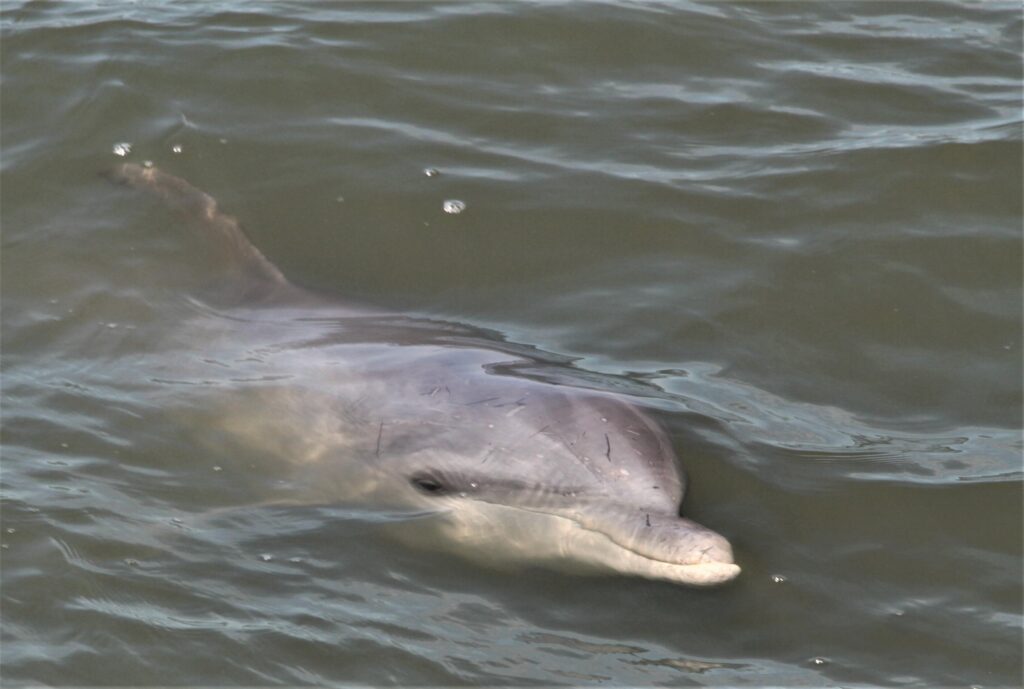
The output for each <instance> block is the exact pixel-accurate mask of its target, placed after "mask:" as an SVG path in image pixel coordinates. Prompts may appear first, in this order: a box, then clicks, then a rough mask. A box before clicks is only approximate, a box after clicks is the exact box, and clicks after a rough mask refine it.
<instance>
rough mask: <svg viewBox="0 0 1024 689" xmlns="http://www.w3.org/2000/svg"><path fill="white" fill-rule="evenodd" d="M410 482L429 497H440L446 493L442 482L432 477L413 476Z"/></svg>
mask: <svg viewBox="0 0 1024 689" xmlns="http://www.w3.org/2000/svg"><path fill="white" fill-rule="evenodd" d="M410 482H411V483H412V485H413V486H415V487H416V489H417V490H419V491H420V492H423V493H427V494H428V495H440V494H441V493H443V492H444V486H443V485H441V482H440V481H438V480H437V479H435V478H433V477H431V476H423V475H417V476H413V477H412V479H411V481H410Z"/></svg>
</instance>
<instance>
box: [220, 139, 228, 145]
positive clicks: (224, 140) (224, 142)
mask: <svg viewBox="0 0 1024 689" xmlns="http://www.w3.org/2000/svg"><path fill="white" fill-rule="evenodd" d="M220 142H221V143H222V144H226V143H227V142H228V140H227V139H220Z"/></svg>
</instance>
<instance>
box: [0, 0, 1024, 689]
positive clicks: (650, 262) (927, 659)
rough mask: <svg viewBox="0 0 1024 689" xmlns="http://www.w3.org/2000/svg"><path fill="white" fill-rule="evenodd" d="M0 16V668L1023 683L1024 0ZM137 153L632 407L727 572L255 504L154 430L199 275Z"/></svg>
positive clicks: (276, 237) (362, 289) (220, 473)
mask: <svg viewBox="0 0 1024 689" xmlns="http://www.w3.org/2000/svg"><path fill="white" fill-rule="evenodd" d="M3 10H4V11H3V14H2V17H0V25H2V44H0V50H2V54H0V58H2V74H3V98H2V102H0V108H2V111H0V117H2V119H0V125H2V145H3V155H2V159H0V171H2V179H0V183H2V186H0V194H2V199H0V201H2V206H0V210H2V240H3V244H2V250H3V253H2V273H0V281H2V282H0V288H2V299H3V303H2V307H3V312H2V319H3V320H2V325H3V328H2V362H3V369H2V373H3V378H2V413H3V446H2V465H0V471H2V473H0V480H2V490H3V507H2V513H0V517H2V521H3V524H2V528H3V532H2V533H0V542H2V545H3V550H2V551H0V557H2V561H0V564H2V594H3V624H2V633H3V645H2V647H0V662H2V666H0V672H2V677H3V679H4V682H5V683H6V684H15V683H43V684H50V685H230V684H235V685H272V684H292V685H299V684H331V683H369V684H402V685H464V684H488V685H501V684H544V685H552V684H586V685H589V684H601V685H607V686H621V685H736V684H746V685H793V684H814V685H842V686H849V685H901V686H970V685H980V686H1015V685H1020V684H1021V682H1022V676H1021V662H1022V659H1021V641H1022V636H1021V605H1022V598H1021V575H1022V572H1021V555H1022V553H1021V551H1022V526H1021V524H1022V518H1024V515H1022V506H1021V476H1022V471H1021V470H1022V467H1021V455H1020V452H1021V397H1022V395H1021V379H1022V359H1021V346H1022V342H1021V339H1022V338H1021V310H1022V297H1021V292H1022V290H1021V284H1022V274H1021V273H1022V260H1024V259H1022V242H1021V214H1022V207H1021V188H1022V172H1021V171H1022V155H1021V78H1022V73H1021V51H1022V46H1021V34H1022V22H1021V11H1020V7H1019V5H1017V4H1005V5H1004V4H998V3H984V4H981V3H978V4H970V3H952V2H950V3H946V2H928V3H882V2H877V3H876V2H858V3H827V4H812V3H785V2H779V3H745V4H715V3H706V4H699V3H687V2H679V3H636V2H626V1H618V2H605V3H592V4H590V3H587V4H584V3H571V2H570V3H475V2H473V3H471V2H466V3H448V4H428V3H366V4H329V3H315V2H267V3H242V2H175V3H133V4H128V3H117V2H91V1H90V2H86V1H83V2H68V3H59V2H45V1H42V2H28V3H20V2H10V3H5V4H4V6H3ZM122 142H126V143H130V144H131V146H130V151H129V152H128V153H127V156H126V158H127V159H129V160H134V161H137V162H141V161H144V160H151V161H153V162H154V163H155V164H157V165H158V166H160V167H161V168H163V169H166V170H168V171H171V172H173V173H174V174H177V175H180V176H182V177H184V178H186V179H188V180H190V181H191V182H192V183H194V184H196V185H197V186H199V187H201V188H203V189H205V190H206V191H208V192H210V193H211V194H213V195H214V196H215V197H216V198H217V199H218V200H219V201H220V202H221V204H222V206H223V207H224V208H226V209H227V210H229V211H230V212H231V213H233V214H235V215H237V216H238V217H239V218H240V219H241V220H242V221H243V222H244V223H245V225H246V227H247V230H248V232H249V234H250V236H251V237H252V238H253V239H254V241H255V243H256V244H257V245H258V246H260V247H261V248H262V249H263V250H264V251H265V253H266V254H267V255H268V256H270V257H271V258H272V259H273V260H274V261H275V262H276V263H277V264H278V265H279V266H280V267H281V268H282V270H284V272H285V273H286V274H287V275H288V276H289V277H291V278H292V279H293V280H295V281H296V282H298V283H301V284H305V285H308V286H311V287H315V288H317V289H319V290H321V291H323V292H326V293H329V294H335V295H338V296H339V297H344V298H348V299H357V300H363V301H366V302H372V303H377V304H384V305H387V306H390V307H394V308H397V309H401V310H403V311H407V312H409V313H413V314H418V315H424V316H430V317H434V318H441V319H446V320H449V321H455V322H461V323H466V324H470V325H475V326H481V327H484V328H489V329H491V330H493V331H494V332H496V333H500V334H501V335H502V336H503V337H504V338H506V339H507V340H509V341H512V342H516V343H522V344H524V345H532V346H536V347H538V348H540V349H541V350H544V351H546V352H551V353H554V354H558V355H564V356H565V357H571V358H573V360H572V362H571V363H569V362H568V361H567V362H566V363H565V365H563V366H561V367H554V368H553V369H551V370H548V371H547V373H546V375H547V376H549V377H550V378H551V379H552V380H553V382H559V383H562V384H567V385H589V386H593V387H598V388H602V389H609V390H622V391H623V392H625V393H628V394H633V395H636V396H639V397H641V398H643V399H644V400H646V403H647V404H649V405H650V406H651V407H652V408H653V409H654V410H655V411H656V413H657V414H658V418H659V420H660V421H661V422H662V423H663V424H665V426H666V427H667V428H668V429H669V430H670V432H671V435H672V439H673V442H674V445H675V447H676V449H677V451H678V453H679V454H680V456H681V457H682V460H683V462H684V463H685V465H686V469H687V471H688V473H689V475H690V478H691V482H692V485H691V488H690V492H689V494H688V496H687V501H686V504H685V509H684V511H685V513H686V514H688V515H690V516H692V517H694V518H695V519H697V520H698V521H700V522H702V523H706V524H708V525H709V526H711V527H712V528H714V529H716V530H718V531H720V532H722V533H724V534H726V535H727V536H728V537H729V538H730V540H731V541H732V542H733V544H734V547H735V549H736V554H737V559H738V561H739V562H740V564H741V565H742V566H743V569H744V571H743V574H742V575H741V577H740V579H739V580H737V581H736V582H735V583H734V584H731V585H729V586H726V587H724V588H721V589H716V590H707V591H705V590H690V589H684V588H680V587H676V586H672V585H670V584H666V583H660V582H651V581H645V580H639V579H626V578H611V577H608V578H583V577H571V576H568V575H565V574H558V573H555V572H547V571H543V570H528V571H525V572H515V571H513V572H508V571H502V570H489V569H485V568H481V567H477V566H475V565H472V564H470V563H466V562H461V561H454V560H451V559H449V558H447V557H446V556H442V555H440V554H436V553H431V552H423V551H415V550H408V549H405V548H403V547H401V546H399V545H397V544H395V543H392V542H390V541H387V540H384V539H381V538H380V537H379V535H380V528H381V521H382V520H383V519H386V515H385V516H382V515H378V514H372V513H364V512H357V511H352V510H346V508H345V506H343V505H339V506H336V507H331V508H323V507H321V508H297V507H293V508H280V507H277V508H274V507H259V506H255V505H253V503H256V502H257V501H258V499H259V495H258V491H257V490H255V489H254V488H253V484H255V483H258V482H259V481H260V480H264V479H266V480H268V481H269V480H272V479H273V478H275V477H274V476H272V475H267V476H256V477H253V476H251V475H246V473H247V472H246V464H245V458H244V457H237V456H232V455H231V454H230V453H226V454H217V453H211V452H210V451H209V450H208V449H206V448H205V447H202V446H200V445H198V444H196V443H195V442H193V441H192V440H191V439H190V438H191V436H190V434H189V432H188V431H189V430H190V429H189V428H188V427H187V425H183V424H182V422H181V420H180V419H176V418H172V417H169V416H168V415H167V414H164V413H162V411H163V410H162V408H161V404H160V400H162V399H167V398H174V399H178V400H180V399H185V398H186V397H187V394H188V390H186V389H184V388H185V387H187V386H182V385H180V384H176V383H175V382H174V381H175V380H178V382H180V378H181V376H175V375H174V374H175V372H176V371H179V370H180V369H181V368H182V367H183V366H186V365H187V364H188V362H190V361H198V360H202V359H204V358H205V359H211V358H213V359H216V358H217V355H218V354H217V352H213V353H211V349H212V345H211V347H210V348H206V347H204V346H201V345H197V343H196V342H194V341H190V340H188V339H187V337H186V335H187V334H186V333H182V332H180V331H179V329H178V327H177V325H178V324H179V323H184V322H185V321H186V320H189V319H195V318H196V317H197V315H199V316H200V317H202V314H203V313H205V312H204V310H203V307H202V306H201V305H200V304H199V303H197V302H196V301H194V300H193V299H192V298H191V297H190V296H189V294H190V290H191V289H192V288H194V286H195V285H196V284H198V283H199V282H201V281H202V280H203V279H204V278H208V274H207V266H206V265H205V264H204V262H203V260H204V255H203V250H202V246H201V244H199V243H198V242H197V241H195V240H194V239H192V238H190V237H189V235H188V234H187V233H185V232H183V231H182V228H181V226H180V225H181V223H180V221H179V220H178V219H177V218H176V217H175V216H174V215H173V214H171V213H169V212H168V211H167V210H166V209H165V208H163V207H161V206H160V205H159V204H156V203H154V202H152V200H149V199H146V198H145V197H143V196H135V195H132V194H126V193H125V191H124V190H122V189H116V188H113V187H112V186H110V185H108V184H107V183H106V182H105V181H103V180H101V179H99V178H98V177H97V175H96V173H97V171H99V170H102V169H104V168H107V167H109V166H110V165H112V164H113V163H115V162H118V161H120V160H122V158H121V157H119V156H117V155H115V153H114V148H115V145H117V144H119V143H122ZM427 168H436V169H437V170H439V171H440V174H439V175H435V176H427V175H426V174H424V170H425V169H427ZM448 199H459V200H462V201H464V202H465V203H466V210H465V211H464V212H462V213H460V214H455V215H452V214H446V213H444V212H443V210H442V203H443V202H444V201H445V200H448ZM207 317H208V318H209V319H211V321H216V319H217V318H218V317H219V316H218V315H217V314H216V313H209V314H207ZM244 384H245V383H243V382H238V383H237V386H238V389H243V386H244ZM246 505H249V506H248V507H246ZM227 506H234V507H238V506H242V507H239V508H238V509H235V510H232V511H228V512H222V513H220V516H215V517H212V518H210V519H209V520H207V521H204V522H203V523H202V526H201V527H196V528H191V529H175V528H154V527H155V526H156V527H159V526H160V525H165V526H166V525H173V522H172V520H174V519H182V518H187V517H188V516H189V515H193V514H202V513H206V512H209V511H210V510H212V509H217V508H219V507H227ZM264 556H269V559H267V558H265V557H264ZM773 577H774V578H775V579H778V578H779V577H782V578H784V580H783V581H776V580H773ZM816 659H817V660H816Z"/></svg>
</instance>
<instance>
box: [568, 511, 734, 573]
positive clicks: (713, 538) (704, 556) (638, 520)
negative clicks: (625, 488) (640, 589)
mask: <svg viewBox="0 0 1024 689" xmlns="http://www.w3.org/2000/svg"><path fill="white" fill-rule="evenodd" d="M580 525H581V526H583V528H584V529H587V530H592V531H596V532H599V533H601V534H603V535H604V536H606V537H607V538H608V539H610V540H611V541H612V543H614V544H615V545H616V546H618V548H617V550H618V551H619V552H618V553H617V554H616V555H615V556H614V558H613V559H611V560H609V561H608V564H611V565H612V566H613V568H614V569H615V570H617V571H619V572H622V573H623V574H634V575H638V576H643V577H647V578H649V579H665V580H668V581H673V582H676V583H680V584H686V585H690V586H714V585H717V584H723V583H725V582H727V581H730V580H732V579H735V578H736V577H737V576H738V575H739V573H740V567H739V565H737V564H736V563H735V561H734V559H733V554H732V546H730V545H729V541H727V540H726V539H725V538H724V537H723V536H721V535H719V534H717V533H715V532H714V531H712V530H711V529H708V528H706V527H704V526H701V525H700V524H698V523H696V522H694V521H692V520H690V519H684V518H681V517H677V516H675V515H672V514H666V513H655V512H650V513H647V512H640V513H637V512H633V511H631V512H629V513H627V514H622V513H619V514H615V515H601V517H598V518H596V519H595V518H591V519H584V520H582V521H581V522H580Z"/></svg>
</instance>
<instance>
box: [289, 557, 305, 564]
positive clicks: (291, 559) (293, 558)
mask: <svg viewBox="0 0 1024 689" xmlns="http://www.w3.org/2000/svg"><path fill="white" fill-rule="evenodd" d="M288 562H294V563H296V564H298V563H299V562H302V558H301V557H290V558H288Z"/></svg>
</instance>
